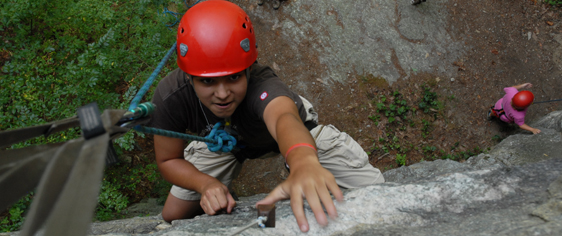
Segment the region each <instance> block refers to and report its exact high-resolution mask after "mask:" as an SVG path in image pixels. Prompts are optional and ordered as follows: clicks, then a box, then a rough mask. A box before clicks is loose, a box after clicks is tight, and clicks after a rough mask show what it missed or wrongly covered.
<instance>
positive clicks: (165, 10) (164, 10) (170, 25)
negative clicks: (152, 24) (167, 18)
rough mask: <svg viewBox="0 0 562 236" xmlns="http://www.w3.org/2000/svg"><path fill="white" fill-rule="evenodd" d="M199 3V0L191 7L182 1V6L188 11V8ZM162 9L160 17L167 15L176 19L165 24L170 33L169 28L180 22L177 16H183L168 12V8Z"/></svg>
mask: <svg viewBox="0 0 562 236" xmlns="http://www.w3.org/2000/svg"><path fill="white" fill-rule="evenodd" d="M200 1H201V0H197V2H195V3H193V4H192V5H188V4H187V0H185V1H183V4H185V7H186V9H189V8H191V7H193V6H195V4H197V3H199V2H200ZM162 5H164V4H162ZM163 8H164V9H162V15H166V14H169V15H171V16H173V17H174V18H176V20H175V21H174V22H172V23H170V24H165V25H166V27H168V29H169V30H170V31H172V29H171V28H172V27H174V26H175V25H176V24H177V23H178V22H180V19H178V16H181V15H183V14H182V13H179V12H174V11H170V10H168V7H166V6H163ZM158 15H160V12H158Z"/></svg>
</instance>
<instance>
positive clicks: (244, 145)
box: [149, 63, 306, 161]
mask: <svg viewBox="0 0 562 236" xmlns="http://www.w3.org/2000/svg"><path fill="white" fill-rule="evenodd" d="M279 96H287V97H289V98H291V99H293V101H295V103H296V105H297V107H298V109H299V115H300V117H301V119H302V120H303V121H305V120H306V111H305V109H304V106H303V104H302V100H301V99H300V97H299V96H298V95H297V94H296V93H294V92H293V91H291V90H290V89H289V88H288V87H287V85H286V84H285V83H283V81H281V79H279V77H277V75H276V74H275V73H274V72H273V70H272V69H271V68H270V67H268V66H263V65H260V64H258V63H255V64H254V66H253V69H252V71H251V72H250V80H249V84H248V90H247V92H246V97H245V98H244V100H243V101H242V103H241V104H240V105H239V106H238V107H237V108H236V111H234V113H233V114H232V117H231V121H232V129H233V130H234V132H233V135H234V136H235V137H236V139H237V141H238V145H237V146H238V147H239V148H241V150H242V152H243V153H241V154H239V155H237V158H238V160H239V161H243V159H246V158H250V159H251V158H257V157H259V156H261V155H263V154H265V153H267V152H271V151H276V152H279V147H278V145H277V143H276V142H275V140H274V139H273V137H272V136H271V134H270V133H269V131H268V130H267V127H266V125H265V122H264V120H263V112H264V110H265V107H266V106H267V104H269V102H270V101H271V100H273V99H274V98H276V97H279ZM152 102H153V103H154V104H155V105H156V110H155V112H154V114H153V115H152V119H151V121H150V123H149V126H151V127H155V128H160V129H165V130H170V131H175V132H180V133H190V134H198V135H200V136H205V135H206V134H207V133H208V132H209V131H210V130H211V128H212V127H213V125H214V124H215V123H217V122H219V121H222V120H223V119H221V118H218V117H216V116H215V115H214V114H213V113H212V112H211V111H210V110H209V109H208V108H207V107H205V106H204V105H202V104H201V103H200V102H199V99H198V98H197V96H196V94H195V91H194V90H193V87H192V86H191V84H190V83H189V78H188V77H187V75H186V74H185V73H184V72H183V71H182V70H181V69H179V68H178V69H176V70H174V71H172V72H171V73H170V74H168V76H166V77H165V78H164V79H162V80H161V81H160V83H159V84H158V87H157V88H156V91H155V92H154V96H153V98H152ZM207 122H208V123H207Z"/></svg>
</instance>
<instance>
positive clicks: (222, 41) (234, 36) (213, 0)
mask: <svg viewBox="0 0 562 236" xmlns="http://www.w3.org/2000/svg"><path fill="white" fill-rule="evenodd" d="M177 52H178V60H177V62H178V66H179V67H180V68H181V69H182V70H183V71H184V72H185V73H187V74H189V75H193V76H201V77H219V76H226V75H230V74H234V73H238V72H240V71H243V70H244V69H246V68H248V67H250V66H251V65H252V64H253V63H254V62H255V61H256V59H257V58H258V50H257V43H256V36H255V34H254V27H253V26H252V22H251V21H250V17H248V15H247V14H246V12H244V10H242V9H241V8H240V7H238V6H237V5H236V4H234V3H231V2H228V1H224V0H209V1H205V2H201V3H198V4H196V5H195V6H193V7H192V8H190V9H189V10H188V11H187V12H186V13H185V14H184V15H183V17H182V19H181V21H180V24H179V27H178V35H177Z"/></svg>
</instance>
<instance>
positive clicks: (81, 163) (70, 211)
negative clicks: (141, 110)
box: [44, 133, 109, 235]
mask: <svg viewBox="0 0 562 236" xmlns="http://www.w3.org/2000/svg"><path fill="white" fill-rule="evenodd" d="M108 144H109V134H108V133H104V134H102V135H98V136H97V137H94V138H91V139H89V140H87V141H85V142H84V144H83V145H82V149H81V150H80V155H79V156H78V159H77V160H76V164H75V165H74V166H73V167H72V170H71V172H70V175H69V176H68V179H67V182H66V184H65V185H64V188H63V190H62V192H61V193H60V195H59V198H58V199H57V202H56V204H55V205H54V206H53V210H52V211H51V214H50V215H49V218H48V219H47V221H46V224H45V229H44V235H86V234H87V233H88V230H89V225H90V223H92V217H93V215H94V214H93V212H94V210H95V208H96V205H97V203H98V202H97V198H98V195H99V190H100V184H101V180H102V177H103V168H104V166H105V155H106V152H107V145H108Z"/></svg>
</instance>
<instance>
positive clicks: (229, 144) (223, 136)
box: [205, 122, 236, 152]
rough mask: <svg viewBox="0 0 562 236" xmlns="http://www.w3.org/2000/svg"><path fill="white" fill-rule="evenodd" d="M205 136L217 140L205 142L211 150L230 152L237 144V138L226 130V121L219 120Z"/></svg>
mask: <svg viewBox="0 0 562 236" xmlns="http://www.w3.org/2000/svg"><path fill="white" fill-rule="evenodd" d="M205 138H208V139H212V140H214V141H215V142H213V143H211V142H205V143H206V144H207V148H208V149H209V151H211V152H230V151H232V149H233V148H234V147H235V146H236V139H235V138H234V137H233V136H232V135H230V134H229V133H227V132H226V131H224V123H223V122H218V123H216V124H215V126H213V129H212V130H211V133H209V135H207V136H206V137H205Z"/></svg>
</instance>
